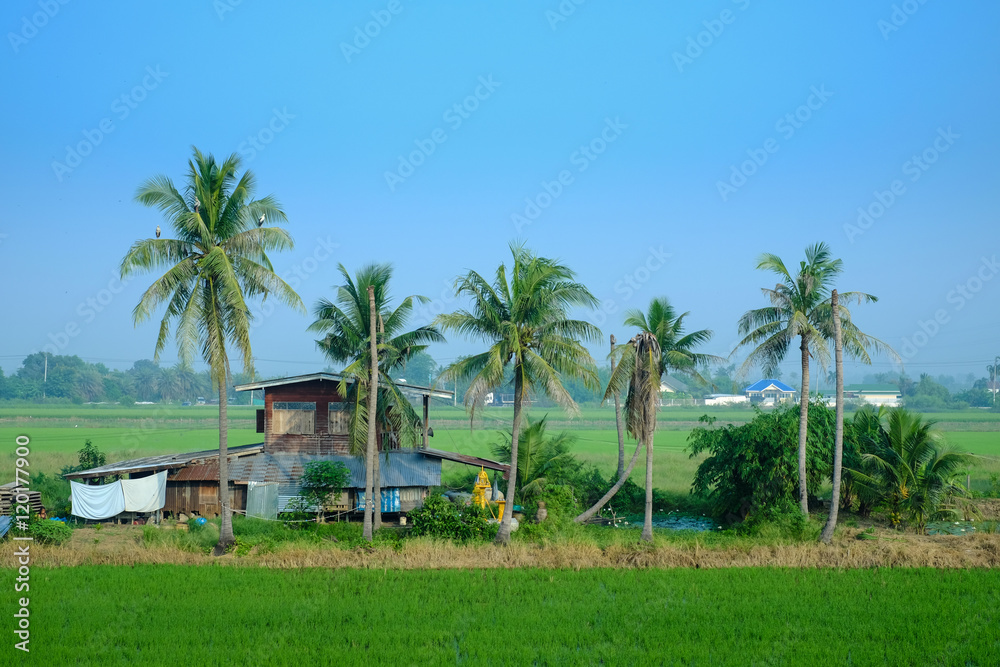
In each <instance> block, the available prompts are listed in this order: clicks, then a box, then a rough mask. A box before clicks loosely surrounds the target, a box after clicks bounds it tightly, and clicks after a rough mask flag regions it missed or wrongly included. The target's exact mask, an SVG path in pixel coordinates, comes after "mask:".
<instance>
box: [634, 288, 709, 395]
mask: <svg viewBox="0 0 1000 667" xmlns="http://www.w3.org/2000/svg"><path fill="white" fill-rule="evenodd" d="M690 314H691V313H690V312H687V313H681V314H680V315H678V314H677V311H675V310H674V307H673V306H672V305H671V303H670V300H669V299H668V298H667V297H656V298H654V299H653V300H652V301H650V302H649V310H648V311H647V312H646V313H643V312H642V311H641V310H639V309H637V308H633V309H630V310H627V311H625V326H629V327H636V328H638V329H639V330H640V331H644V332H648V333H651V334H653V335H654V336H656V342H657V343H658V344H659V346H660V372H661V374H662V375H666V374H667V373H669V372H670V371H672V370H673V371H680V372H682V373H686V374H688V375H691V376H692V377H694V378H695V379H696V380H698V381H699V382H701V383H703V384H707V385H711V381H709V380H706V379H705V378H704V377H702V375H701V374H700V373H699V372H698V366H705V365H707V364H709V363H720V362H723V361H725V359H723V358H722V357H717V356H715V355H713V354H700V353H697V352H695V351H694V349H693V348H695V347H697V346H698V345H704V344H705V343H707V342H708V341H710V340H711V339H712V332H711V331H709V330H708V329H701V330H699V331H692V332H691V333H689V334H685V333H684V318H685V317H687V316H688V315H690Z"/></svg>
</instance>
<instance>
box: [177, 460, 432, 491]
mask: <svg viewBox="0 0 1000 667" xmlns="http://www.w3.org/2000/svg"><path fill="white" fill-rule="evenodd" d="M387 458H388V460H387ZM439 458H440V457H435V456H425V455H424V453H423V452H422V451H412V452H389V455H388V457H386V456H385V455H383V456H382V457H381V458H380V460H379V462H380V464H381V468H380V476H381V479H382V486H386V487H390V486H439V485H440V484H441V462H440V460H439ZM312 461H337V462H340V463H343V464H344V465H345V466H346V467H347V469H348V470H349V471H350V480H349V482H348V487H349V488H352V489H363V488H365V464H364V461H363V460H361V459H359V458H358V457H355V456H335V455H320V454H294V453H286V452H279V453H274V454H267V453H264V452H262V453H260V454H256V455H254V456H247V457H244V458H242V459H239V460H236V461H233V462H232V463H231V464H230V466H229V478H230V479H231V480H233V481H234V482H249V481H256V482H277V483H278V484H280V485H282V486H283V487H284V486H291V487H297V486H298V479H299V478H300V477H301V476H302V472H303V471H304V470H305V467H306V465H307V464H308V463H310V462H312ZM169 479H170V481H172V482H174V481H176V482H194V481H213V482H214V481H216V480H218V479H219V465H218V461H211V462H206V463H204V464H195V465H188V466H187V467H185V468H183V469H181V470H179V471H178V472H177V473H176V474H175V475H173V476H171V477H170V478H169Z"/></svg>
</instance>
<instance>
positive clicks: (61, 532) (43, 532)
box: [28, 519, 73, 544]
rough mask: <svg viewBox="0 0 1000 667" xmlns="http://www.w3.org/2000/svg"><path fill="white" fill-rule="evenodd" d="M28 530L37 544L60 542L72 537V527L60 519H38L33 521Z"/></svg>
mask: <svg viewBox="0 0 1000 667" xmlns="http://www.w3.org/2000/svg"><path fill="white" fill-rule="evenodd" d="M28 532H30V533H31V536H32V537H33V538H35V541H36V542H38V543H39V544H62V543H63V542H65V541H67V540H68V539H69V538H71V537H73V529H72V528H70V527H69V526H67V525H66V524H65V523H63V522H62V521H54V520H52V519H40V520H38V521H33V522H32V523H31V525H30V526H29V528H28Z"/></svg>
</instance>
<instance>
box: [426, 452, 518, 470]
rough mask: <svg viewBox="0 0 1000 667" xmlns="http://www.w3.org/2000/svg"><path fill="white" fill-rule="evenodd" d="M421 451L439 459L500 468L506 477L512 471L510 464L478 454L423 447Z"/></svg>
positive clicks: (495, 468)
mask: <svg viewBox="0 0 1000 667" xmlns="http://www.w3.org/2000/svg"><path fill="white" fill-rule="evenodd" d="M420 451H421V452H423V453H424V454H427V455H428V456H433V457H436V458H439V459H445V460H447V461H454V462H455V463H464V464H466V465H470V466H481V467H483V468H487V469H489V470H499V471H500V472H502V473H503V474H504V477H506V476H507V475H508V474H509V473H510V465H509V464H507V463H500V462H499V461H492V460H490V459H484V458H480V457H478V456H472V455H471V454H459V453H457V452H445V451H442V450H440V449H430V448H428V449H421V450H420Z"/></svg>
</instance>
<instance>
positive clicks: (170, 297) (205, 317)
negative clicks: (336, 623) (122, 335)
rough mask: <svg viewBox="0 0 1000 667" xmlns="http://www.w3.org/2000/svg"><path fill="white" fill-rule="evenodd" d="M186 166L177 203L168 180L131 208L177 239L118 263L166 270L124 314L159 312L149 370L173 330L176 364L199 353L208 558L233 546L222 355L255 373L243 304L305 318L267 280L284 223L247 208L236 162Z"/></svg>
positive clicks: (275, 281) (143, 189)
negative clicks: (210, 505)
mask: <svg viewBox="0 0 1000 667" xmlns="http://www.w3.org/2000/svg"><path fill="white" fill-rule="evenodd" d="M193 151H194V157H193V159H192V160H190V161H189V163H188V173H187V177H186V180H187V182H186V184H185V185H184V191H183V193H182V192H180V191H178V189H177V188H176V187H175V186H174V184H173V182H172V181H171V180H170V179H169V178H167V177H166V176H155V177H153V178H151V179H149V180H147V181H146V182H145V183H143V184H142V185H141V186H140V187H139V190H138V192H137V193H136V201H138V202H139V203H140V204H142V205H144V206H149V207H154V208H157V209H159V210H160V211H161V212H162V213H163V215H164V219H165V221H166V223H167V225H169V227H171V228H172V229H173V231H174V233H175V234H176V236H177V238H174V239H171V238H155V239H144V240H140V241H136V242H135V243H134V244H133V245H132V247H131V248H130V249H129V251H128V253H127V254H126V255H125V258H124V259H122V263H121V277H122V278H127V277H129V276H132V275H134V274H137V273H144V272H148V271H154V270H158V269H163V268H166V272H165V273H164V274H163V275H161V276H160V277H159V278H157V279H156V281H155V282H154V283H153V284H152V285H151V286H150V287H149V288H148V289H147V290H146V291H145V292H144V293H143V295H142V298H141V299H140V301H139V303H138V305H136V307H135V309H134V310H133V311H132V319H133V322H134V323H135V324H136V325H139V324H140V323H142V322H144V321H146V320H148V319H150V318H151V317H152V316H153V313H154V311H155V310H157V309H158V308H159V307H160V306H161V305H163V304H164V303H165V304H166V310H165V313H164V315H163V319H162V320H161V321H160V327H159V334H158V336H157V339H156V346H155V349H154V362H155V361H158V360H159V356H160V353H161V352H163V349H164V348H165V347H166V344H167V339H168V337H169V335H170V329H171V325H173V326H174V336H175V338H176V340H177V347H178V352H179V356H180V359H181V362H182V363H183V364H188V363H190V361H191V360H192V358H193V357H194V355H195V352H196V351H198V352H200V354H201V357H202V359H203V360H204V361H205V362H206V363H207V364H208V366H209V369H210V373H211V379H212V387H213V389H215V390H217V391H218V392H219V504H220V508H221V512H222V526H221V529H220V531H219V544H218V546H217V547H216V554H222V553H224V551H225V549H226V548H227V547H228V546H229V545H231V544H232V543H233V527H232V515H231V513H230V507H229V489H228V487H229V461H228V457H227V424H226V418H227V410H226V408H227V391H226V386H227V385H228V381H229V377H230V372H231V371H230V364H229V356H228V353H227V351H226V347H227V345H232V346H234V347H235V348H236V351H237V352H238V354H239V356H240V357H241V359H242V362H243V368H244V370H245V371H246V372H247V373H249V374H250V375H251V376H252V375H253V373H254V363H253V352H252V350H251V347H250V322H251V321H252V318H253V315H252V314H251V312H250V304H249V303H248V300H253V299H257V298H261V299H264V298H267V297H269V296H271V297H273V298H276V299H277V300H278V301H280V302H282V303H285V304H288V305H289V306H292V307H293V308H296V309H298V310H303V311H304V308H303V306H302V301H301V299H299V296H298V294H296V293H295V291H294V290H293V289H292V288H291V287H289V286H288V284H287V283H285V281H284V280H282V279H281V278H280V277H278V274H276V273H275V272H274V268H273V267H272V265H271V261H270V259H269V258H268V255H267V253H269V252H271V251H277V250H287V249H290V248H291V247H292V245H293V243H292V237H291V236H290V235H289V234H288V232H287V231H286V230H284V229H281V228H279V227H271V226H267V227H265V226H263V222H264V221H265V220H267V221H270V222H271V223H274V222H285V221H286V220H287V218H286V216H285V213H284V211H282V210H281V208H280V206H279V204H278V202H277V200H276V199H275V198H274V197H273V196H271V195H268V196H266V197H263V198H261V199H253V194H254V190H255V187H256V179H255V178H254V175H253V173H252V172H250V171H249V170H247V171H245V172H243V175H242V176H240V177H239V178H237V173H236V172H237V171H238V170H239V169H240V166H241V162H240V158H239V156H238V155H236V154H235V153H234V154H233V155H231V156H229V157H228V158H227V159H226V160H225V161H224V162H222V163H221V164H220V163H217V162H216V161H215V158H214V156H212V155H207V156H206V155H204V154H203V153H202V152H201V151H199V150H198V149H197V148H194V149H193Z"/></svg>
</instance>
